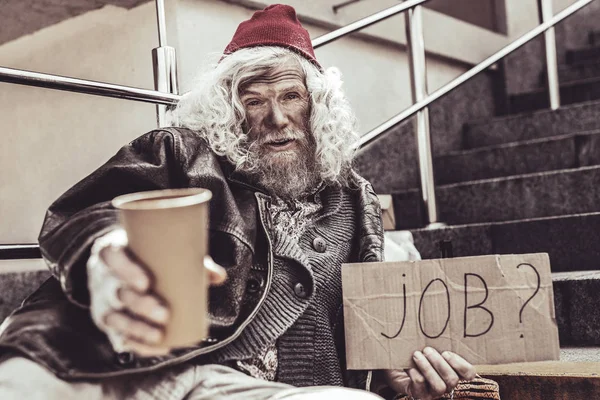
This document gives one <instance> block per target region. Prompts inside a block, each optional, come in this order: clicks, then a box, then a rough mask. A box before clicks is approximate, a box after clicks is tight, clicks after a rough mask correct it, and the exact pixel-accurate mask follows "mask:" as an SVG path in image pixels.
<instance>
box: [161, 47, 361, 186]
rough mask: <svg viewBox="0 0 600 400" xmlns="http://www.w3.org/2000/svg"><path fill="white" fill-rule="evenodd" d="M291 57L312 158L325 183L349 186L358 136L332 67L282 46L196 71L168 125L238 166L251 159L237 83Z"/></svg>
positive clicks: (240, 53)
mask: <svg viewBox="0 0 600 400" xmlns="http://www.w3.org/2000/svg"><path fill="white" fill-rule="evenodd" d="M290 60H295V61H296V62H298V64H299V65H300V67H301V69H302V70H303V72H304V75H305V83H306V87H307V89H308V92H309V94H310V99H311V114H310V119H309V125H308V126H309V130H310V132H311V133H312V135H313V137H314V140H315V142H316V158H315V159H316V160H317V164H318V165H317V166H316V167H317V168H318V172H319V174H320V178H321V179H322V180H323V181H324V182H337V183H340V184H342V185H344V186H346V185H348V181H347V178H348V174H349V173H350V170H351V165H352V159H353V157H354V154H355V148H354V143H355V142H356V141H357V140H358V139H359V135H358V132H357V130H356V118H355V116H354V113H353V112H352V109H351V108H350V104H349V102H348V100H347V99H346V96H345V94H344V92H343V91H342V80H341V74H340V72H339V70H338V69H337V68H334V67H332V68H328V69H326V70H325V71H323V72H322V71H321V70H319V68H317V67H316V66H315V65H313V64H312V63H311V62H310V61H308V60H307V59H306V58H304V57H302V56H300V55H298V54H296V53H294V52H292V51H290V50H288V49H285V48H283V47H275V46H264V47H254V48H246V49H240V50H238V51H236V52H234V53H232V54H230V55H227V56H225V57H223V58H222V59H221V60H220V61H219V62H218V63H216V65H215V64H213V65H211V66H210V69H208V70H207V71H205V72H203V73H201V74H200V75H199V77H198V78H197V79H196V81H195V83H194V86H193V87H192V89H191V91H189V92H188V93H186V94H185V95H183V96H182V99H181V100H180V101H179V103H178V104H177V106H176V108H175V109H174V110H173V111H172V113H171V125H174V126H181V127H186V128H189V129H191V130H193V131H195V132H197V133H198V134H199V135H201V136H202V137H203V138H205V139H206V141H207V142H208V144H209V146H210V147H211V149H212V150H213V151H214V152H215V153H216V154H218V155H220V156H225V157H227V159H228V160H229V161H230V162H231V163H232V164H233V165H234V166H235V167H236V168H237V169H243V168H244V167H245V164H246V163H248V162H251V160H250V158H251V157H250V155H249V152H248V140H249V139H248V136H247V135H246V133H245V132H244V130H243V126H244V121H245V119H246V115H245V111H244V106H243V104H242V102H241V100H240V95H239V91H240V87H242V86H243V85H244V84H245V83H247V82H249V81H250V80H252V78H254V77H256V76H259V75H261V74H263V73H265V72H266V71H268V70H270V69H272V68H275V67H278V66H280V65H283V64H286V63H288V62H290Z"/></svg>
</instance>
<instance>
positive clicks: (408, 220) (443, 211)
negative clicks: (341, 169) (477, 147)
mask: <svg viewBox="0 0 600 400" xmlns="http://www.w3.org/2000/svg"><path fill="white" fill-rule="evenodd" d="M598 182H600V166H592V167H581V168H575V169H566V170H559V171H550V172H537V173H533V174H526V175H517V176H511V177H507V178H494V179H485V180H479V181H471V182H464V183H454V184H450V185H442V186H439V187H437V188H436V197H437V205H438V215H439V220H440V221H442V222H445V223H447V224H451V225H457V224H471V223H477V222H500V221H511V220H519V219H527V218H540V217H550V216H559V215H568V214H581V213H590V212H596V211H600V185H598ZM392 196H393V199H394V212H395V214H396V221H397V228H399V229H405V228H417V227H421V226H424V221H423V220H422V219H421V215H422V210H421V209H420V207H421V204H420V194H419V190H417V189H411V190H407V191H404V192H399V193H395V194H392Z"/></svg>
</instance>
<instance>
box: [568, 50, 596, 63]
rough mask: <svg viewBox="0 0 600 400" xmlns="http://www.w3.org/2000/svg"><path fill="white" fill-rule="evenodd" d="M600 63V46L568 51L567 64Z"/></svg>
mask: <svg viewBox="0 0 600 400" xmlns="http://www.w3.org/2000/svg"><path fill="white" fill-rule="evenodd" d="M582 62H600V46H597V45H595V46H590V47H585V48H581V49H573V50H567V63H569V64H576V63H582Z"/></svg>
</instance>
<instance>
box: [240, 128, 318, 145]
mask: <svg viewBox="0 0 600 400" xmlns="http://www.w3.org/2000/svg"><path fill="white" fill-rule="evenodd" d="M307 137H308V132H306V131H303V130H298V129H292V128H286V129H284V130H282V131H276V132H260V133H259V134H258V137H257V138H256V139H255V140H254V141H253V143H252V144H253V145H258V146H262V145H264V144H267V143H270V142H275V141H280V140H284V139H287V140H302V139H305V138H307Z"/></svg>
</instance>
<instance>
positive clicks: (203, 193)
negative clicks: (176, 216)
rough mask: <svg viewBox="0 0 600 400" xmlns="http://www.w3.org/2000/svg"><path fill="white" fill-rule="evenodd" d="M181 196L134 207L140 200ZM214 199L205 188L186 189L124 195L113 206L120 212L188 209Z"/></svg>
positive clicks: (115, 199) (113, 201)
mask: <svg viewBox="0 0 600 400" xmlns="http://www.w3.org/2000/svg"><path fill="white" fill-rule="evenodd" d="M164 196H179V197H175V198H172V199H162V200H157V201H154V202H152V203H151V204H150V203H142V204H139V203H138V204H137V205H136V206H133V204H135V202H136V201H138V200H152V199H155V198H157V197H164ZM211 198H212V192H211V191H210V190H208V189H204V188H184V189H160V190H149V191H145V192H136V193H129V194H124V195H121V196H117V197H115V198H114V199H113V200H112V201H111V204H112V206H113V207H115V208H117V209H119V210H157V209H167V208H179V207H188V206H192V205H196V204H201V203H205V202H208V201H209V200H210V199H211Z"/></svg>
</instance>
